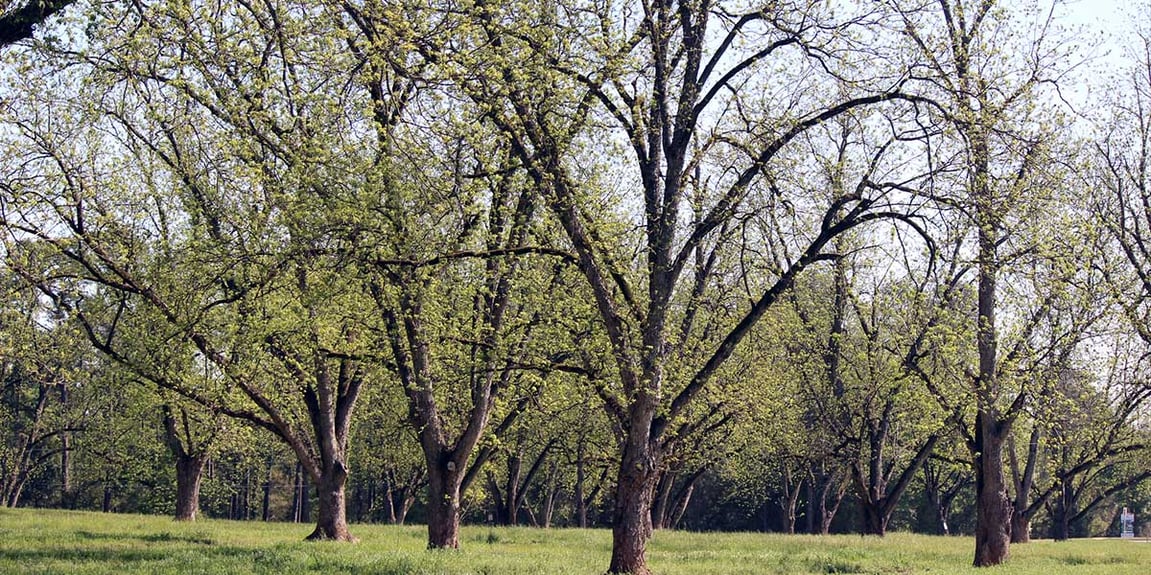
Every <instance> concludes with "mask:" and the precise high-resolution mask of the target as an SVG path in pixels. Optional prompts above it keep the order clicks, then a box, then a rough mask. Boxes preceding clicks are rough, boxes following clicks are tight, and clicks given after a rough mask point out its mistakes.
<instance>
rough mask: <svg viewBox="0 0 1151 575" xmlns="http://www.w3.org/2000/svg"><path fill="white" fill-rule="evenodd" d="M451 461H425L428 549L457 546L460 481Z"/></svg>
mask: <svg viewBox="0 0 1151 575" xmlns="http://www.w3.org/2000/svg"><path fill="white" fill-rule="evenodd" d="M462 479H463V474H461V473H459V470H458V469H457V468H456V465H455V463H453V462H452V461H450V460H448V461H444V462H429V463H428V549H459V547H460V483H461V481H462Z"/></svg>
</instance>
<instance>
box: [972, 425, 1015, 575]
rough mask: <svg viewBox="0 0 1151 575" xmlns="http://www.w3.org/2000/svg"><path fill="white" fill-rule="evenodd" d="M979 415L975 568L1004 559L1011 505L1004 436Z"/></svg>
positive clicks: (1006, 549)
mask: <svg viewBox="0 0 1151 575" xmlns="http://www.w3.org/2000/svg"><path fill="white" fill-rule="evenodd" d="M990 419H991V418H990V417H988V416H987V415H985V414H980V415H979V417H977V418H976V425H977V433H978V434H979V437H977V438H976V442H977V444H978V445H979V446H980V447H981V449H980V451H979V452H978V453H977V455H976V461H975V463H976V465H975V492H976V495H975V497H976V499H975V506H976V511H975V562H974V565H975V566H976V567H988V566H991V565H998V564H1000V563H1002V562H1004V561H1006V560H1007V557H1008V545H1009V544H1010V542H1011V516H1012V514H1013V511H1014V508H1013V506H1012V505H1011V499H1010V498H1009V497H1008V495H1007V485H1006V484H1005V481H1004V474H1003V442H1004V437H1003V434H1002V431H1001V429H1000V427H1001V426H1000V425H999V424H998V423H996V422H992V421H989V420H990Z"/></svg>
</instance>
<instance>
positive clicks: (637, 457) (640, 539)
mask: <svg viewBox="0 0 1151 575" xmlns="http://www.w3.org/2000/svg"><path fill="white" fill-rule="evenodd" d="M659 458H660V454H659V452H658V450H657V449H656V448H653V447H652V446H651V445H650V444H649V443H648V441H647V437H646V436H642V437H634V436H633V435H632V434H629V437H628V448H627V449H625V450H624V458H623V460H622V461H621V462H620V467H619V476H618V478H617V481H616V498H615V511H614V513H613V515H612V520H613V521H612V551H611V564H610V565H609V567H608V572H609V573H630V574H632V575H647V574H649V573H651V571H650V570H649V569H648V567H647V555H646V552H647V542H648V539H650V538H651V533H652V524H651V508H652V502H653V499H654V497H655V488H656V483H657V482H658V481H659V474H658V472H657V471H658V469H659Z"/></svg>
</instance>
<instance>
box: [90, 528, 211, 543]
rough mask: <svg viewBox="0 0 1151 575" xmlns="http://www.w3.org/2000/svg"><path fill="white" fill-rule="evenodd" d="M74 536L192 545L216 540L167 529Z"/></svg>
mask: <svg viewBox="0 0 1151 575" xmlns="http://www.w3.org/2000/svg"><path fill="white" fill-rule="evenodd" d="M76 536H77V537H79V538H80V539H85V540H90V541H91V540H107V541H127V540H135V541H143V542H144V543H191V544H194V545H215V544H216V541H215V540H214V539H212V538H211V537H206V536H203V535H177V534H175V533H169V532H168V531H161V532H159V533H150V534H148V535H125V534H123V533H93V532H91V531H76Z"/></svg>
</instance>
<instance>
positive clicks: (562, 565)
mask: <svg viewBox="0 0 1151 575" xmlns="http://www.w3.org/2000/svg"><path fill="white" fill-rule="evenodd" d="M309 531H310V526H307V525H293V524H286V523H259V522H233V521H200V522H197V523H193V524H184V523H175V522H173V521H171V520H170V519H167V518H164V517H148V516H140V515H104V514H99V513H87V512H67V511H50V510H30V509H18V510H12V509H0V573H5V574H17V573H77V574H88V573H101V574H103V573H148V574H167V573H171V574H177V573H178V574H185V573H225V574H249V573H250V574H269V575H272V574H280V573H357V574H370V575H393V574H395V575H399V574H428V575H432V574H451V575H462V574H472V575H480V574H490V575H515V574H524V575H528V574H531V575H537V574H540V575H543V574H560V573H577V574H579V573H582V574H589V575H592V574H595V575H598V574H601V573H603V571H604V570H605V569H606V567H607V560H608V556H609V552H610V549H611V534H610V533H609V532H608V531H605V530H585V529H551V530H542V529H530V528H496V529H491V528H488V527H481V526H475V527H465V528H464V530H463V535H462V537H461V543H462V549H461V550H460V551H440V552H429V551H426V550H425V549H424V537H425V530H424V528H423V527H422V526H407V527H392V526H382V525H354V526H353V527H352V532H353V533H354V534H355V535H356V536H358V537H359V538H360V542H359V543H357V544H337V543H305V542H303V541H301V540H302V539H303V537H304V536H305V535H307V534H308V532H309ZM972 544H973V543H972V540H971V539H969V538H958V537H954V538H945V537H929V536H923V535H910V534H905V533H895V534H892V535H889V536H887V537H885V538H883V539H879V538H874V537H868V538H863V537H859V536H850V535H842V536H831V537H814V536H804V535H799V536H785V535H761V534H753V533H726V534H719V533H708V534H702V533H678V532H666V531H663V532H659V533H656V536H655V538H654V541H653V542H652V544H651V545H650V547H649V549H648V564H649V565H650V566H651V567H652V568H653V569H654V570H655V572H656V573H659V574H663V575H687V574H707V575H712V574H772V573H794V574H799V573H818V574H830V573H882V574H888V573H894V574H918V573H931V574H946V573H965V574H979V575H1023V574H1034V575H1055V574H1060V573H1073V574H1083V575H1086V574H1100V575H1103V574H1106V575H1119V574H1131V575H1135V574H1139V575H1143V574H1146V573H1151V544H1149V543H1137V542H1129V541H1116V540H1110V541H1090V540H1084V541H1071V542H1063V543H1054V542H1050V541H1036V542H1033V543H1030V544H1028V545H1018V546H1014V547H1012V551H1011V553H1012V557H1011V560H1010V561H1009V562H1008V564H1006V565H1003V566H1000V567H995V568H991V569H974V568H972V567H969V566H968V565H969V564H970V562H971V556H972Z"/></svg>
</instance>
